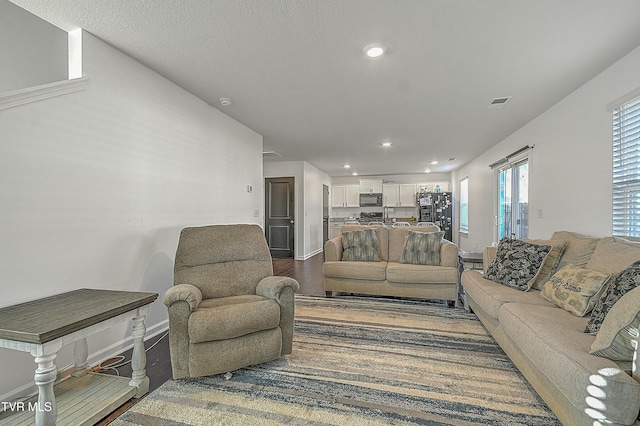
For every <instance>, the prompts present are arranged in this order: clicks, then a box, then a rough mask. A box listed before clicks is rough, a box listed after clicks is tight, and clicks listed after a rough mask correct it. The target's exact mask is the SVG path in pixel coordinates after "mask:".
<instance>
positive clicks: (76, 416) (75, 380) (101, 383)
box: [0, 373, 136, 426]
mask: <svg viewBox="0 0 640 426" xmlns="http://www.w3.org/2000/svg"><path fill="white" fill-rule="evenodd" d="M130 380H131V379H130V378H128V377H118V376H111V375H107V374H99V373H87V374H85V375H84V376H81V377H68V378H66V379H64V380H62V381H60V382H58V383H57V384H56V385H55V386H54V388H53V389H54V393H55V395H56V403H57V407H58V420H57V421H56V425H58V426H61V425H70V426H71V425H73V426H78V425H93V424H95V423H96V422H98V421H99V420H100V419H102V418H103V417H105V416H106V415H108V414H109V413H111V412H113V411H115V410H116V408H118V407H119V406H121V405H122V404H124V403H125V402H127V401H128V400H130V399H131V398H132V397H133V396H134V395H135V394H136V388H135V387H132V386H129V381H130ZM37 400H38V397H37V396H34V397H33V398H31V399H29V400H27V401H25V402H24V409H22V410H14V411H5V412H4V413H0V425H2V426H4V425H11V426H18V425H34V424H35V422H36V419H35V412H34V411H32V410H31V411H30V410H29V407H30V406H31V407H33V406H34V405H35V403H36V402H37ZM30 404H31V405H30Z"/></svg>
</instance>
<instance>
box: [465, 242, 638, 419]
mask: <svg viewBox="0 0 640 426" xmlns="http://www.w3.org/2000/svg"><path fill="white" fill-rule="evenodd" d="M529 242H530V243H532V244H533V245H538V246H546V247H551V249H550V250H549V253H548V254H547V255H546V257H545V259H544V261H543V267H541V268H540V269H539V270H538V272H537V274H536V276H534V278H533V279H532V280H531V282H530V284H531V285H532V286H533V287H532V288H531V289H530V290H528V291H526V290H527V289H526V288H524V289H523V288H520V289H518V288H514V287H510V286H508V285H503V284H502V283H498V282H495V281H493V280H494V279H498V280H500V279H501V278H500V277H501V276H505V275H504V274H502V275H501V274H500V273H498V274H496V271H498V270H500V264H501V263H502V267H505V265H506V268H507V269H508V268H509V263H510V260H509V259H507V260H505V259H504V257H503V254H504V251H503V250H502V251H501V247H500V246H498V248H497V249H496V248H486V249H485V250H484V275H483V274H482V273H481V272H480V271H474V270H466V271H464V272H463V274H462V278H461V282H462V286H463V287H464V291H465V293H466V294H465V306H468V307H469V308H470V309H471V310H472V311H473V312H475V314H476V315H477V316H478V318H479V319H480V321H482V323H483V324H484V326H485V327H486V329H487V330H488V331H489V332H490V333H491V335H492V336H493V337H494V338H495V340H496V341H497V342H498V343H499V344H500V346H501V347H502V349H503V350H504V351H505V352H506V353H507V355H508V356H509V357H510V358H511V360H512V361H513V363H514V364H515V365H516V366H517V367H518V369H519V370H520V372H521V373H522V374H523V375H524V376H525V377H526V379H527V380H528V381H529V383H530V384H531V385H532V386H533V388H534V389H535V390H536V391H537V392H538V394H539V395H540V396H541V397H542V398H543V399H544V401H545V402H546V403H547V405H548V406H549V407H550V408H551V410H552V411H553V412H554V413H555V414H556V415H557V417H558V418H559V419H560V421H561V422H562V423H563V424H564V425H581V426H582V425H605V424H607V425H609V424H622V425H630V424H640V423H638V421H637V417H638V411H639V410H640V383H639V381H640V374H638V369H637V368H638V360H637V348H636V345H637V336H638V323H639V322H640V314H639V311H640V288H638V287H636V285H638V283H639V282H640V262H638V263H635V262H637V261H638V260H640V244H638V243H634V242H630V241H626V240H623V239H619V238H614V237H607V238H591V237H588V236H584V235H580V234H576V233H572V232H566V231H560V232H555V233H554V234H553V235H552V237H551V239H550V240H547V241H541V240H537V241H532V240H530V241H529ZM502 243H503V242H502V241H501V243H500V244H501V245H502ZM516 261H517V260H516ZM520 269H522V268H520ZM525 269H526V268H525ZM503 272H505V271H503ZM506 272H509V271H506ZM507 275H508V274H507ZM587 275H588V276H589V277H588V278H587ZM496 277H497V278H496ZM487 278H491V280H490V279H487ZM592 278H593V279H592ZM596 278H597V279H596ZM599 280H600V281H604V283H603V284H602V286H601V287H600V288H598V285H599V284H598V285H591V284H589V285H587V284H585V283H586V282H590V283H596V282H598V281H599ZM625 286H626V287H625ZM587 287H588V288H589V291H586V289H587ZM616 289H618V290H616ZM620 289H624V290H622V291H620ZM581 291H582V292H583V293H580V292H581ZM621 294H623V295H622V296H621V297H619V296H620V295H621ZM583 296H584V297H583ZM576 297H577V298H582V299H580V300H581V301H582V302H583V303H582V305H580V303H574V302H575V300H576ZM616 299H617V301H616ZM594 305H595V308H594V309H593V311H592V312H591V313H588V311H589V308H590V307H591V306H594ZM607 309H609V310H608V313H607ZM570 311H571V312H573V313H571V312H570ZM585 312H587V313H586V314H585V315H583V316H580V315H581V314H583V313H585ZM603 313H604V314H605V316H604V321H603V320H602V319H603ZM596 324H599V326H600V329H599V331H597V333H596V334H590V333H586V332H585V330H586V329H587V328H590V330H589V331H591V332H593V331H594V329H593V327H594V325H596ZM634 356H635V358H634ZM633 359H635V365H634V361H633Z"/></svg>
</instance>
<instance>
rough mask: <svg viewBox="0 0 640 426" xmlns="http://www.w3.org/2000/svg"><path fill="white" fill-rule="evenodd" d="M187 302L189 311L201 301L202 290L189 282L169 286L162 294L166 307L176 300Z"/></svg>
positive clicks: (169, 306)
mask: <svg viewBox="0 0 640 426" xmlns="http://www.w3.org/2000/svg"><path fill="white" fill-rule="evenodd" d="M182 301H183V302H187V303H188V304H189V311H190V312H193V311H194V310H195V309H196V308H197V307H198V305H199V304H200V302H202V292H201V291H200V289H199V288H198V287H196V286H194V285H191V284H178V285H174V286H173V287H171V288H170V289H169V290H167V292H166V293H165V294H164V304H165V305H166V307H167V308H171V306H172V305H173V304H174V303H176V302H182Z"/></svg>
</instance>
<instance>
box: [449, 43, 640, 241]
mask: <svg viewBox="0 0 640 426" xmlns="http://www.w3.org/2000/svg"><path fill="white" fill-rule="evenodd" d="M638 87H640V47H639V48H636V49H635V50H634V51H632V52H631V53H630V54H628V55H627V56H626V57H624V58H623V59H621V60H620V61H618V62H617V63H615V64H613V65H612V66H611V67H609V68H608V69H607V70H605V71H604V72H602V73H601V74H600V75H598V76H597V77H595V78H594V79H593V80H591V81H590V82H588V83H586V84H585V85H584V86H582V87H580V88H579V89H578V90H576V91H575V92H573V93H572V94H570V95H569V96H567V97H566V98H565V99H563V100H562V101H560V102H559V103H558V104H556V105H555V106H553V107H552V108H550V109H549V110H547V111H546V112H544V113H543V114H541V115H540V116H539V117H538V118H536V119H535V120H533V121H532V122H530V123H529V124H527V125H526V126H524V127H523V128H521V129H520V130H518V131H517V132H515V133H514V134H512V135H511V136H509V137H508V138H506V139H505V140H504V141H502V142H500V143H499V144H498V145H497V146H495V147H494V148H492V149H491V150H489V151H487V152H486V153H484V154H483V155H481V156H480V157H478V158H476V159H475V160H473V161H472V162H471V163H469V164H468V165H466V166H465V167H463V168H461V169H460V170H458V171H457V172H456V173H455V174H454V182H455V183H456V184H455V185H456V186H457V182H458V181H459V180H460V179H462V178H463V177H465V176H468V177H469V234H468V237H464V236H462V235H461V236H460V239H459V243H460V246H461V249H463V250H468V251H476V250H481V249H482V248H483V247H484V246H486V245H489V244H491V243H492V242H493V241H494V240H495V237H494V235H495V227H494V225H493V218H494V215H495V212H494V204H495V194H494V189H493V188H494V186H495V183H494V180H493V174H492V172H491V170H490V169H489V164H491V163H492V162H494V161H496V160H498V159H499V158H502V157H504V156H505V155H507V154H509V153H511V152H514V151H515V150H517V149H519V148H521V147H523V146H525V145H527V144H529V145H532V144H535V148H534V149H533V150H532V151H531V156H530V159H531V160H530V163H531V164H530V178H529V179H530V187H529V194H530V196H529V212H530V214H529V235H530V237H531V238H548V237H550V236H551V234H552V233H553V232H554V231H556V230H571V231H575V232H580V233H583V234H588V235H593V236H606V235H611V232H612V231H611V229H612V228H611V221H612V207H611V186H612V185H611V179H612V178H611V171H612V128H611V125H612V119H611V112H609V111H607V105H608V104H609V103H611V102H612V101H614V100H616V99H618V98H619V97H621V96H624V95H625V94H627V93H629V92H631V91H633V90H635V89H637V88H638ZM456 190H457V188H456ZM539 209H541V210H542V216H543V217H542V218H538V210H539Z"/></svg>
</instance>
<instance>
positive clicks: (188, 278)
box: [164, 224, 299, 379]
mask: <svg viewBox="0 0 640 426" xmlns="http://www.w3.org/2000/svg"><path fill="white" fill-rule="evenodd" d="M174 273H175V274H174V286H173V287H171V288H170V289H169V290H168V291H167V292H166V294H165V297H164V304H165V305H166V306H167V309H168V310H169V350H170V353H171V367H172V370H173V378H174V379H180V378H185V377H199V376H208V375H212V374H219V373H224V372H227V371H232V370H236V369H238V368H242V367H246V366H249V365H254V364H259V363H263V362H267V361H271V360H273V359H277V358H279V357H281V356H282V355H284V354H289V353H291V349H292V343H293V314H294V293H295V292H296V291H297V290H298V289H299V285H298V282H297V281H296V280H294V279H293V278H288V277H274V276H273V265H272V262H271V254H270V252H269V247H268V246H267V242H266V240H265V237H264V234H263V231H262V228H260V227H259V226H258V225H248V224H247V225H211V226H202V227H191V228H185V229H183V230H182V232H181V233H180V240H179V242H178V249H177V252H176V259H175V268H174Z"/></svg>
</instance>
